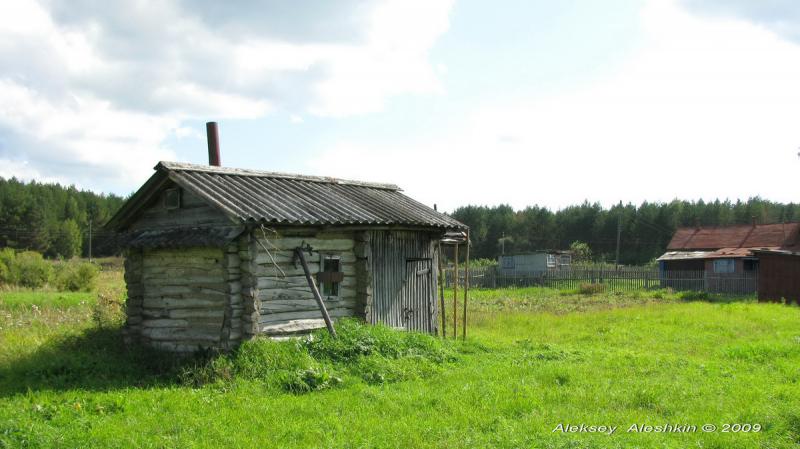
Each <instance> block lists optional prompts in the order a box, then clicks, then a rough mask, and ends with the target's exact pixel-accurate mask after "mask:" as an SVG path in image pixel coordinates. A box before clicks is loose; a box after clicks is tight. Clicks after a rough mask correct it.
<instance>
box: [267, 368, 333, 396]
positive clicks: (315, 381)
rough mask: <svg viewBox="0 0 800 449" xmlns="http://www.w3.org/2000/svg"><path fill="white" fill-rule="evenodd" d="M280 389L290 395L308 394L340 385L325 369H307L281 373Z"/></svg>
mask: <svg viewBox="0 0 800 449" xmlns="http://www.w3.org/2000/svg"><path fill="white" fill-rule="evenodd" d="M280 383H281V387H282V388H283V389H284V390H286V391H288V392H290V393H308V392H310V391H317V390H324V389H326V388H330V387H334V386H336V385H339V384H340V383H342V379H341V378H339V377H336V376H334V375H333V374H332V372H331V371H330V370H329V369H327V368H325V367H318V368H307V369H300V370H295V371H287V372H284V373H281V376H280Z"/></svg>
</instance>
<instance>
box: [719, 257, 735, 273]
mask: <svg viewBox="0 0 800 449" xmlns="http://www.w3.org/2000/svg"><path fill="white" fill-rule="evenodd" d="M734 271H736V268H735V266H734V261H733V259H715V260H714V273H733V272H734Z"/></svg>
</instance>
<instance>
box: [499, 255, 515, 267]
mask: <svg viewBox="0 0 800 449" xmlns="http://www.w3.org/2000/svg"><path fill="white" fill-rule="evenodd" d="M500 260H502V261H503V268H505V269H507V270H513V269H514V267H515V264H514V262H515V261H514V258H513V257H511V256H501V259H500Z"/></svg>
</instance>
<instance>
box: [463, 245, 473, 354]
mask: <svg viewBox="0 0 800 449" xmlns="http://www.w3.org/2000/svg"><path fill="white" fill-rule="evenodd" d="M470 246H471V243H470V241H469V230H467V257H466V259H467V260H466V262H465V263H464V320H463V321H462V322H461V326H462V327H463V331H462V332H461V337H462V339H464V340H466V339H467V295H469V247H470Z"/></svg>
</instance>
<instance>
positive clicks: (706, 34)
mask: <svg viewBox="0 0 800 449" xmlns="http://www.w3.org/2000/svg"><path fill="white" fill-rule="evenodd" d="M123 4H124V5H123ZM798 30H800V4H798V3H797V2H796V1H795V0H769V1H766V0H765V1H752V0H727V1H726V0H682V1H680V0H675V1H670V0H641V1H637V0H619V1H614V0H611V1H603V2H597V1H594V0H585V1H569V2H561V1H559V2H554V1H550V0H520V1H511V0H505V1H501V2H486V1H480V0H467V1H458V0H456V1H450V0H447V1H433V0H420V1H416V0H396V1H395V0H388V1H385V0H366V1H355V0H352V1H351V0H344V1H337V2H330V1H327V0H308V1H295V2H285V1H279V0H265V1H256V0H248V1H241V2H222V1H218V0H201V1H194V0H192V1H190V0H153V1H148V0H136V1H129V2H109V1H104V0H14V1H5V2H0V176H2V177H11V176H17V177H19V178H24V179H37V180H40V181H58V182H62V183H68V184H73V183H74V184H76V185H77V186H79V187H81V188H87V189H92V190H95V191H103V192H113V193H117V194H122V195H127V194H129V193H130V192H132V191H134V190H135V189H137V188H138V187H139V186H140V185H141V184H142V183H143V182H144V181H145V180H146V179H147V178H148V177H149V176H150V174H151V173H152V168H153V166H154V165H155V164H156V163H157V162H158V161H159V160H175V161H183V162H193V163H206V161H207V152H206V143H205V134H204V133H205V130H204V123H205V122H206V121H208V120H216V121H218V122H220V132H221V147H222V162H223V165H226V166H234V167H246V168H256V169H264V170H272V171H284V172H297V173H305V174H319V175H327V176H337V177H344V178H354V179H360V180H367V181H379V182H391V183H396V184H398V185H400V186H401V187H402V188H404V190H405V191H406V192H407V193H408V194H409V195H411V196H413V197H415V198H417V199H419V200H421V201H423V202H425V203H428V204H433V203H438V204H439V205H440V210H446V211H449V210H452V209H454V208H455V207H458V206H461V205H466V204H487V205H494V204H499V203H507V204H511V205H512V206H514V207H515V208H522V207H525V206H527V205H532V204H538V205H544V206H548V207H551V208H554V209H558V208H561V207H564V206H567V205H570V204H575V203H580V202H583V201H584V200H589V201H592V202H593V201H599V202H601V203H603V204H604V205H610V204H614V203H617V202H618V201H623V202H629V201H630V202H634V203H639V202H641V201H644V200H647V201H669V200H672V199H673V198H680V199H699V198H703V199H706V200H708V199H714V198H720V199H726V198H728V199H731V200H735V199H737V198H741V199H746V198H748V197H751V196H756V195H758V196H761V197H763V198H767V199H771V200H775V201H787V202H788V201H795V202H796V201H798V193H799V192H800V188H798V186H797V181H796V179H797V178H796V175H795V174H796V173H797V172H798V169H800V158H798V150H799V148H798V147H800V31H798Z"/></svg>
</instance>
